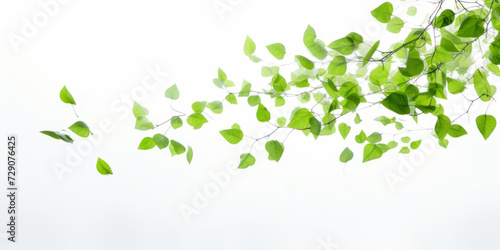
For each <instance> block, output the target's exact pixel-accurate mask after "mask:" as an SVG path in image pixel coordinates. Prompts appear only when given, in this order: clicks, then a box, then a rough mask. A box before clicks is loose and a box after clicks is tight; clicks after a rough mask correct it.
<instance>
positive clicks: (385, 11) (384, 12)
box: [370, 2, 394, 23]
mask: <svg viewBox="0 0 500 250" xmlns="http://www.w3.org/2000/svg"><path fill="white" fill-rule="evenodd" d="M393 10H394V8H393V6H392V4H391V3H389V2H385V3H383V4H381V5H380V6H378V7H377V8H375V9H374V10H372V11H371V12H370V13H371V14H372V16H373V17H375V19H377V20H378V21H379V22H381V23H388V22H389V21H390V20H391V17H392V12H393Z"/></svg>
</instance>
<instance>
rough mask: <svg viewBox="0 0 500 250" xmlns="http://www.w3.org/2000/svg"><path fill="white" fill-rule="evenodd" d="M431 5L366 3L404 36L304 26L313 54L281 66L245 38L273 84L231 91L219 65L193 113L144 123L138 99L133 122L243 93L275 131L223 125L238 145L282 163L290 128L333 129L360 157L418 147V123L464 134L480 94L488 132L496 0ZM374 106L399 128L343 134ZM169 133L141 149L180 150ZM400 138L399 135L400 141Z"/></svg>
mask: <svg viewBox="0 0 500 250" xmlns="http://www.w3.org/2000/svg"><path fill="white" fill-rule="evenodd" d="M429 4H435V6H434V7H435V10H434V11H433V12H432V13H430V15H428V16H427V17H426V19H425V20H424V24H423V25H415V24H411V23H410V22H407V21H404V18H403V17H401V16H400V17H397V16H395V15H396V14H398V13H394V7H393V5H392V4H391V3H390V2H385V3H383V4H381V5H379V6H378V7H377V8H375V9H374V10H373V11H371V15H372V16H373V18H375V19H376V20H378V21H379V22H380V23H382V24H383V25H385V26H386V27H387V30H388V31H389V32H391V33H400V32H401V31H403V30H404V31H407V34H404V39H402V40H400V41H392V42H391V41H366V40H365V39H364V38H363V36H361V35H360V34H357V33H355V32H352V33H349V34H347V35H346V36H345V37H341V38H339V39H336V40H333V41H332V42H330V43H329V44H328V45H326V43H324V42H323V41H322V40H320V39H319V38H318V35H317V33H316V30H315V29H314V28H313V27H312V26H310V25H308V26H307V27H306V29H305V31H304V34H303V40H302V41H303V44H304V46H305V47H306V49H307V50H308V51H309V54H310V55H293V59H294V62H293V63H284V64H279V62H280V61H281V60H283V59H284V58H286V56H287V53H288V51H287V50H286V47H285V45H283V44H282V43H273V44H270V45H267V46H265V48H266V50H267V52H266V53H269V54H270V55H271V56H272V57H273V58H275V59H276V60H277V61H278V63H277V62H272V63H269V62H266V61H263V60H262V59H260V58H259V57H258V56H257V55H256V51H258V48H259V47H258V46H257V45H256V43H255V42H254V41H253V40H252V39H251V38H250V37H249V36H247V37H246V39H245V42H244V45H243V52H244V54H245V55H246V56H247V57H248V58H249V59H250V60H251V61H253V62H255V63H259V64H264V65H263V66H262V68H261V73H262V76H263V78H264V79H266V81H268V83H269V86H266V87H264V88H256V87H255V86H254V85H252V84H251V83H250V82H248V81H246V80H244V81H243V83H242V85H241V87H240V88H239V89H240V90H239V91H237V90H235V88H236V89H238V87H237V86H236V84H234V82H233V81H231V80H229V79H228V76H227V74H226V73H225V72H224V71H223V70H222V69H221V68H219V69H218V71H217V77H216V78H214V79H213V81H212V82H213V83H214V85H215V86H216V87H218V88H220V89H223V90H224V91H225V92H227V95H226V96H225V97H224V98H221V99H219V100H213V101H205V100H204V101H197V102H194V103H193V104H192V106H191V107H192V113H191V114H189V115H188V114H186V113H184V112H180V111H177V110H175V109H174V108H172V109H173V110H174V111H175V112H176V114H175V115H173V116H172V117H171V118H170V119H168V120H167V121H165V122H163V123H161V124H157V125H154V124H153V123H152V122H151V121H149V119H148V117H147V116H148V114H149V111H148V110H147V109H146V108H145V107H142V106H141V105H140V104H138V103H134V107H133V114H134V116H135V118H136V124H135V128H136V129H138V130H142V131H149V130H153V129H156V128H158V127H160V126H163V125H164V124H170V127H172V128H174V129H177V128H180V127H182V126H183V124H184V122H186V123H187V124H188V125H189V126H191V127H192V128H193V129H200V128H202V126H203V125H204V124H206V123H207V122H208V120H207V119H206V117H205V116H206V115H207V112H208V110H210V112H212V113H213V114H221V113H223V111H224V101H227V103H229V104H231V105H245V104H242V103H245V102H241V101H240V100H239V99H246V102H247V103H248V105H249V106H251V107H253V108H254V109H255V114H254V115H252V116H250V115H249V117H253V119H256V120H257V121H259V122H261V123H264V124H266V125H268V126H270V127H272V128H273V130H272V132H271V133H269V134H268V135H266V136H263V137H260V138H253V137H251V136H245V133H244V131H243V130H242V129H241V128H240V126H239V125H238V124H234V125H232V127H231V128H228V129H223V130H221V131H220V135H221V136H222V137H223V138H224V139H225V140H226V141H227V142H228V143H230V144H238V143H240V142H241V141H242V140H243V139H244V138H248V139H249V140H254V144H255V142H257V141H260V140H266V141H267V142H266V144H265V149H266V151H267V153H268V159H269V160H271V161H276V162H278V161H279V160H280V159H281V158H282V156H284V154H285V146H284V143H285V140H286V138H287V137H288V135H289V134H290V133H291V132H293V131H301V132H302V133H303V134H304V135H306V136H308V135H310V134H312V136H313V137H314V139H317V138H318V137H320V136H329V135H332V134H335V132H336V130H338V131H339V134H340V135H341V137H342V138H343V139H344V140H348V139H350V138H354V141H355V142H356V143H357V144H361V145H362V146H363V151H362V152H361V154H362V158H361V159H362V162H368V161H372V160H375V159H378V158H380V157H382V156H383V154H385V153H386V152H388V151H389V150H392V149H396V150H397V151H398V152H399V153H402V154H407V153H409V152H411V150H415V149H417V148H418V147H419V146H420V144H421V140H414V141H412V142H411V143H410V141H411V138H410V136H409V135H410V134H411V133H412V132H414V131H416V130H423V131H428V132H430V133H432V134H433V135H434V136H435V137H436V138H437V141H438V142H439V144H440V145H441V146H443V147H447V145H448V143H449V141H448V139H447V138H449V137H452V138H457V137H461V136H464V135H466V134H468V133H467V131H466V130H465V129H464V128H463V127H462V126H461V125H460V124H458V123H457V120H458V119H459V118H460V117H462V116H463V115H466V114H467V115H469V111H470V107H471V106H472V105H473V103H476V102H478V101H479V102H484V103H486V104H487V107H486V108H485V109H484V111H482V112H481V113H480V114H478V115H477V116H476V126H477V128H478V131H479V132H480V133H481V134H482V136H483V138H484V139H485V140H486V139H488V137H489V136H490V135H491V133H492V132H493V131H494V129H495V127H496V119H495V118H494V117H493V116H491V115H488V114H487V111H488V107H489V106H490V104H491V103H492V102H494V101H495V99H494V94H495V92H496V86H494V85H492V84H491V83H490V80H491V78H492V77H494V76H498V75H500V69H499V68H498V66H497V65H499V64H500V35H499V33H498V30H500V1H498V0H486V1H485V2H484V4H482V3H480V2H466V1H458V0H457V1H454V9H445V1H444V0H440V1H437V2H436V3H429ZM405 14H406V15H408V16H415V15H416V14H417V8H416V7H414V6H410V7H409V8H408V9H407V11H406V13H405ZM388 44H389V45H388ZM381 47H383V49H382V48H381ZM294 65H295V66H296V68H295V69H294V70H291V74H290V77H286V75H284V74H283V73H280V70H281V68H282V67H286V66H294ZM281 71H282V70H281ZM469 88H470V89H473V90H474V91H475V96H472V97H471V96H468V95H466V94H465V92H464V91H465V90H466V89H469ZM450 95H460V96H463V98H464V101H465V102H467V103H469V104H470V106H469V109H467V111H466V112H464V113H463V114H460V115H458V116H455V117H450V116H451V114H450V112H449V111H448V110H445V106H446V105H445V104H446V101H447V100H448V97H450ZM311 96H312V97H313V98H311ZM165 97H166V98H168V99H171V101H172V102H173V101H175V100H178V99H179V97H180V93H179V90H178V88H177V85H176V84H174V85H172V86H170V87H169V88H168V89H167V90H166V92H165ZM60 98H61V100H62V101H63V102H64V103H68V104H71V105H72V106H74V105H76V102H75V100H74V99H73V96H72V95H71V94H70V93H69V91H68V90H67V89H66V87H64V88H63V89H62V90H61V93H60ZM295 98H299V100H300V103H301V104H300V105H298V106H297V107H295V109H294V110H293V111H292V112H291V113H290V114H289V115H288V116H285V117H282V116H281V117H273V109H274V108H277V107H281V106H285V105H294V104H293V101H292V100H293V99H295ZM266 99H270V100H273V103H274V104H275V105H274V106H275V107H269V106H265V105H264V103H263V102H262V100H266ZM220 100H222V101H220ZM289 103H291V104H289ZM376 107H378V108H380V109H385V110H384V111H380V112H381V113H384V114H386V113H388V114H392V115H393V117H392V118H391V116H392V115H391V116H389V117H387V116H385V115H382V116H379V117H377V118H376V119H375V120H376V121H378V122H380V123H381V124H382V125H383V126H384V127H385V126H387V125H389V124H394V126H395V128H396V129H397V130H398V132H396V133H387V132H383V131H371V132H366V131H363V130H361V131H360V132H359V133H357V132H356V133H357V134H356V135H351V137H349V133H350V132H351V130H353V124H352V123H351V115H354V119H353V121H354V124H355V125H357V124H361V123H363V119H362V117H361V116H360V113H359V112H360V111H361V110H364V109H368V108H376ZM447 111H448V112H447ZM419 116H426V117H435V118H434V119H435V124H434V126H433V127H429V128H421V129H410V128H406V127H409V125H411V124H409V122H407V121H406V120H404V118H408V117H409V118H410V120H413V121H414V122H415V124H417V125H418V121H419V120H418V117H419ZM274 121H276V122H274ZM336 123H338V125H336ZM170 127H169V128H170ZM365 129H371V128H365ZM69 130H70V131H72V132H74V133H75V134H76V135H78V136H81V137H87V136H89V135H90V134H91V132H90V129H89V128H88V126H87V125H86V124H85V123H83V122H82V121H78V122H76V123H75V124H73V125H71V126H70V127H69ZM167 131H168V130H167ZM280 131H285V133H284V134H286V135H287V136H286V137H284V139H283V138H282V137H279V136H278V134H279V133H278V132H280ZM42 133H43V134H46V135H48V136H50V137H52V138H55V139H61V140H63V141H65V142H68V143H72V142H73V139H72V138H71V137H70V135H69V134H68V133H67V131H65V130H63V131H56V132H54V131H42ZM165 134H166V132H165ZM165 134H161V133H156V134H154V135H153V136H152V137H144V139H142V141H141V142H140V143H139V147H138V148H139V149H141V150H150V149H153V148H155V147H158V149H160V150H161V149H165V148H167V147H168V148H169V150H170V152H171V155H172V156H175V155H181V154H183V153H186V147H185V146H184V145H182V144H181V143H180V142H178V141H175V140H172V139H169V138H167V136H166V135H165ZM396 137H399V140H400V141H401V145H399V144H398V142H397V141H396ZM280 138H281V139H280ZM252 150H253V144H252V147H251V148H250V149H249V151H248V153H245V154H242V155H241V156H240V164H239V168H248V167H250V166H252V165H254V164H255V162H256V159H255V157H254V156H253V155H252ZM354 155H355V153H354V152H353V151H351V149H349V148H348V147H345V149H344V150H343V151H342V153H341V154H340V157H339V161H340V162H342V163H347V162H349V161H350V160H352V159H353V157H354ZM186 159H187V161H188V162H189V163H191V161H192V159H193V149H192V148H191V147H190V146H188V148H187V153H186ZM108 168H109V166H107V164H104V162H103V161H102V160H101V159H100V158H99V161H98V170H99V172H100V173H102V174H111V173H112V172H111V169H110V168H109V169H108Z"/></svg>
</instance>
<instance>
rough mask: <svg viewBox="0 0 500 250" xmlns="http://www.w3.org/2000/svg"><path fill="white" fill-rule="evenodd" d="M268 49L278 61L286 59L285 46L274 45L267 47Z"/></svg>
mask: <svg viewBox="0 0 500 250" xmlns="http://www.w3.org/2000/svg"><path fill="white" fill-rule="evenodd" d="M266 48H267V50H269V53H271V55H273V56H274V57H276V59H278V60H281V59H283V58H285V54H286V49H285V45H283V44H281V43H273V44H271V45H267V46H266Z"/></svg>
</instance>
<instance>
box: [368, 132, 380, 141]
mask: <svg viewBox="0 0 500 250" xmlns="http://www.w3.org/2000/svg"><path fill="white" fill-rule="evenodd" d="M366 140H367V141H368V142H371V143H377V142H380V141H382V134H380V133H377V132H373V133H371V134H370V135H369V136H368V137H367V138H366Z"/></svg>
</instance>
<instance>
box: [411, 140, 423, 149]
mask: <svg viewBox="0 0 500 250" xmlns="http://www.w3.org/2000/svg"><path fill="white" fill-rule="evenodd" d="M421 143H422V140H418V141H413V142H412V143H411V144H410V148H411V149H417V148H418V147H420V144H421Z"/></svg>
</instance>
